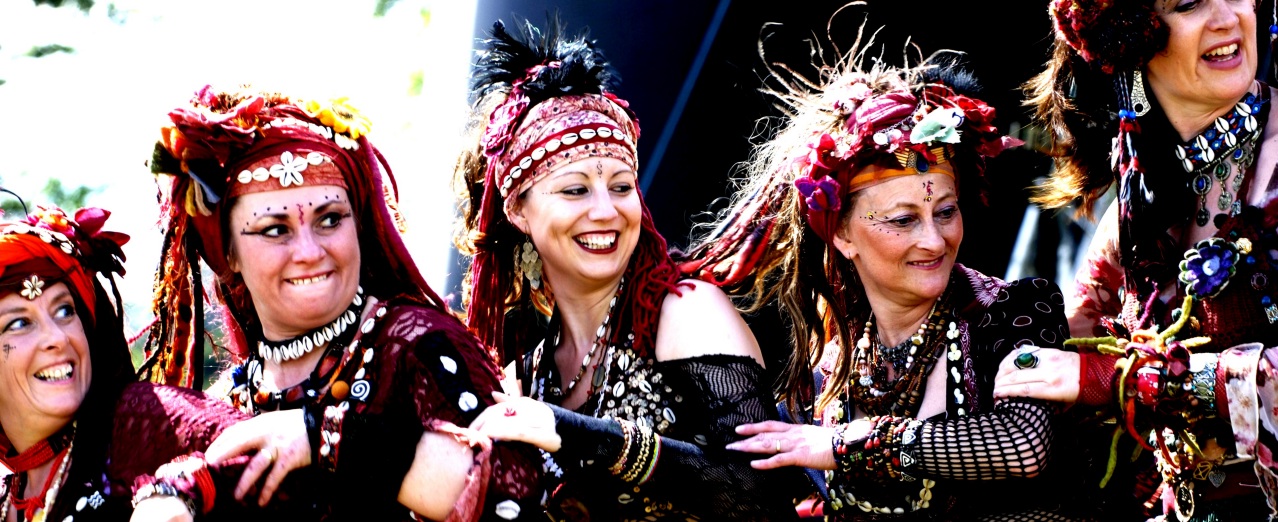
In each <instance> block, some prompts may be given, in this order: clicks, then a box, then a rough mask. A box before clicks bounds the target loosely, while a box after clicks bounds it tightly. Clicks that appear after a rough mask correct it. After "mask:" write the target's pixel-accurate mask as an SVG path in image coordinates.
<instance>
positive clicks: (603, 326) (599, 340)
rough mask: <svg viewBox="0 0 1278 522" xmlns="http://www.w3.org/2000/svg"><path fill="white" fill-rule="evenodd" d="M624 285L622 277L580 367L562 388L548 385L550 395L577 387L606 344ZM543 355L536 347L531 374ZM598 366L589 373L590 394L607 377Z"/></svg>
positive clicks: (564, 394) (563, 394) (556, 343)
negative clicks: (601, 347) (602, 346)
mask: <svg viewBox="0 0 1278 522" xmlns="http://www.w3.org/2000/svg"><path fill="white" fill-rule="evenodd" d="M625 287H626V278H625V277H622V278H621V283H620V284H618V285H617V292H616V293H614V294H613V295H612V300H610V301H608V313H607V314H604V318H603V322H602V323H600V324H599V328H597V329H596V330H595V342H594V343H591V345H590V350H589V351H588V352H586V355H585V357H582V358H581V368H580V369H579V370H577V375H576V376H574V377H573V378H572V380H571V381H568V386H566V387H565V388H563V389H562V390H561V389H560V388H559V386H557V385H553V384H552V385H551V386H550V389H549V390H548V391H549V393H550V395H552V396H554V397H560V398H562V397H567V396H569V395H571V394H572V391H573V390H574V389H576V388H577V384H579V383H580V382H581V380H582V379H583V378H584V377H585V376H586V368H587V367H589V366H590V361H591V360H593V359H594V358H595V353H597V352H598V351H599V347H600V346H601V345H604V344H607V343H606V341H605V340H604V339H605V337H606V336H607V334H608V330H609V328H610V327H611V326H612V314H613V311H614V310H616V308H617V301H618V300H620V299H621V291H622V290H623V289H625ZM562 334H563V331H562V329H561V330H560V332H558V333H556V334H555V340H554V346H556V347H558V346H559V341H560V338H561V337H562ZM544 357H545V351H544V350H542V349H541V347H538V349H537V353H536V355H535V357H534V358H533V368H532V375H537V370H538V368H540V367H541V363H542V359H543V358H544ZM601 362H602V361H601ZM600 366H601V365H600V364H596V365H594V372H593V375H591V379H590V392H591V393H592V394H593V393H594V392H595V391H596V390H598V389H599V388H600V387H602V386H603V383H604V380H605V377H607V374H606V372H601V371H600V370H599V367H600Z"/></svg>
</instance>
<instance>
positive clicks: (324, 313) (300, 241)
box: [228, 185, 360, 340]
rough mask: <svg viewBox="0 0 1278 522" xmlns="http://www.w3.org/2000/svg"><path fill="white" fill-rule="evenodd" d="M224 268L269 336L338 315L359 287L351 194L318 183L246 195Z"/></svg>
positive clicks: (235, 213)
mask: <svg viewBox="0 0 1278 522" xmlns="http://www.w3.org/2000/svg"><path fill="white" fill-rule="evenodd" d="M228 226H229V227H230V237H231V239H230V243H231V254H230V266H231V269H232V270H235V271H236V272H239V273H240V275H241V276H243V277H244V284H245V285H246V286H248V291H249V294H250V295H251V297H252V299H253V306H254V307H255V308H256V309H257V316H258V319H260V320H261V321H262V330H263V333H265V334H266V336H267V337H268V338H269V339H272V340H283V339H287V338H290V337H294V336H297V335H300V334H303V333H305V332H307V331H309V330H312V329H315V328H317V327H320V326H323V325H325V324H327V323H328V322H330V321H332V320H334V319H336V318H337V316H338V315H341V313H342V312H343V311H345V310H346V307H348V306H350V304H351V300H352V299H354V298H355V291H356V288H357V287H358V286H359V269H360V253H359V238H358V236H357V234H356V232H355V218H354V213H353V211H352V207H351V202H350V197H349V196H348V195H347V193H346V190H344V189H342V188H340V187H334V186H328V185H317V186H303V187H295V188H288V189H281V190H272V191H268V192H257V193H253V194H245V195H243V196H240V197H239V198H237V199H236V200H235V203H234V205H233V206H232V207H231V216H230V222H229V225H228Z"/></svg>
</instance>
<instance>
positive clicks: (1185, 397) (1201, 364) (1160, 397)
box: [1119, 353, 1224, 442]
mask: <svg viewBox="0 0 1278 522" xmlns="http://www.w3.org/2000/svg"><path fill="white" fill-rule="evenodd" d="M1187 359H1188V360H1186V361H1182V362H1179V363H1177V364H1168V363H1157V362H1156V363H1155V364H1142V365H1140V366H1138V367H1135V368H1130V369H1129V370H1128V371H1127V372H1126V374H1125V379H1122V381H1123V382H1122V383H1120V385H1121V386H1122V389H1123V390H1124V392H1123V397H1121V399H1122V400H1121V401H1119V404H1120V407H1121V408H1122V414H1123V419H1124V421H1125V422H1126V424H1127V426H1128V430H1129V431H1131V433H1132V434H1133V435H1134V436H1137V434H1139V433H1144V432H1145V431H1144V430H1141V429H1140V428H1138V426H1145V427H1152V428H1154V429H1155V430H1156V431H1160V432H1161V431H1162V430H1163V429H1165V428H1170V429H1173V430H1189V429H1192V427H1193V426H1194V425H1195V424H1196V423H1198V422H1199V421H1201V420H1204V419H1212V418H1216V417H1217V416H1218V411H1217V399H1216V398H1217V397H1218V396H1222V395H1221V394H1222V393H1223V390H1218V389H1217V388H1220V387H1222V386H1221V385H1222V384H1223V382H1224V380H1223V379H1222V378H1220V376H1219V375H1217V371H1218V368H1217V367H1218V364H1217V355H1216V354H1211V353H1202V354H1194V355H1193V357H1189V358H1187ZM1133 430H1134V431H1133ZM1137 440H1142V438H1141V437H1139V436H1137ZM1142 442H1143V440H1142Z"/></svg>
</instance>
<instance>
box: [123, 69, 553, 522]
mask: <svg viewBox="0 0 1278 522" xmlns="http://www.w3.org/2000/svg"><path fill="white" fill-rule="evenodd" d="M169 118H170V120H171V121H172V124H170V125H168V126H166V127H164V128H163V130H162V139H161V141H160V142H159V143H157V144H156V146H155V155H154V159H153V160H152V162H151V169H152V172H153V173H154V174H156V179H157V184H158V185H159V188H160V199H161V201H162V207H161V210H162V216H161V220H160V224H161V229H162V230H163V231H164V233H165V240H164V247H163V248H164V250H163V252H162V257H161V264H160V267H159V270H160V271H159V273H158V274H157V275H156V281H157V284H156V290H157V293H156V301H155V312H156V314H157V316H158V319H157V322H156V324H155V325H154V326H153V328H152V330H151V332H150V338H149V339H148V342H147V349H148V353H149V354H150V358H149V359H148V360H147V362H146V364H145V366H144V367H143V368H142V374H143V376H144V377H145V378H149V379H150V380H152V381H156V382H164V383H170V384H178V385H183V386H193V385H199V384H200V381H199V380H198V379H197V378H196V377H197V376H198V375H199V374H200V366H201V365H202V364H203V360H204V354H203V346H204V338H205V335H206V334H207V333H208V332H206V331H205V330H204V324H205V320H206V319H205V310H206V309H213V308H214V307H213V306H212V305H209V306H206V302H214V303H215V304H216V305H217V307H216V309H217V310H218V311H219V312H221V314H220V315H221V319H222V320H221V321H220V323H221V326H222V334H223V336H222V338H220V339H218V341H219V342H221V343H224V345H225V348H226V349H227V350H228V351H229V352H230V354H231V356H232V359H233V363H234V364H233V366H232V367H231V368H230V369H228V370H226V371H225V372H223V373H222V374H221V378H220V379H219V382H218V383H215V384H214V386H213V387H212V388H211V389H210V393H214V394H221V395H223V396H225V397H226V398H227V399H228V400H229V401H230V402H231V403H232V404H234V405H235V406H236V407H237V408H239V409H240V410H242V411H243V412H245V413H247V414H249V415H252V416H253V418H252V419H249V420H247V421H245V422H243V423H240V424H237V425H236V426H234V427H232V428H229V429H228V430H227V431H225V432H224V433H222V434H221V435H220V436H219V437H218V438H217V440H216V441H214V443H213V445H212V446H210V447H209V449H208V451H207V453H206V454H205V455H204V456H203V457H202V458H200V459H199V460H201V461H203V462H206V463H208V464H212V465H217V464H219V463H221V462H222V461H224V460H225V459H228V458H231V457H234V456H237V455H242V454H247V455H250V456H251V460H250V461H249V463H248V464H247V465H246V467H245V470H244V473H243V475H242V477H241V478H240V481H239V483H238V484H237V485H236V487H235V488H234V491H233V493H234V497H235V498H236V499H242V500H243V499H247V500H248V501H251V502H253V503H259V504H262V505H267V504H268V503H269V502H270V501H271V499H272V497H273V496H275V492H276V491H277V489H278V488H279V487H280V484H281V481H283V479H284V477H285V476H286V475H288V476H290V477H291V476H292V475H294V474H298V475H302V476H303V477H305V478H306V481H305V482H301V483H303V484H306V487H302V488H300V491H298V490H297V489H293V490H286V491H291V494H290V495H287V496H288V497H291V499H294V500H296V499H299V498H300V499H302V500H303V502H305V503H308V504H307V505H310V506H313V507H314V509H313V510H312V511H310V512H307V513H305V514H304V515H293V516H294V517H298V516H301V517H302V518H308V519H317V520H365V519H372V520H410V519H415V518H419V517H420V518H428V519H434V520H443V519H446V518H447V519H449V520H474V519H477V518H479V517H480V516H481V515H482V516H487V517H492V518H495V519H503V520H509V519H516V518H519V517H521V516H528V515H529V514H532V513H535V510H534V509H531V508H532V507H535V506H536V502H537V500H538V499H539V497H540V495H539V492H538V491H536V490H535V485H536V482H537V479H538V477H539V475H540V465H539V459H538V458H537V453H536V450H535V449H534V448H532V447H531V446H527V445H522V444H499V445H493V444H491V441H488V440H487V439H485V438H483V437H482V436H478V435H477V434H474V433H473V432H468V431H466V430H465V429H464V426H466V425H468V424H469V423H470V422H471V421H473V420H474V419H475V418H476V417H477V416H478V415H479V413H480V412H481V411H483V409H484V408H485V407H487V406H488V405H489V404H491V403H492V402H493V400H494V399H493V396H492V392H493V391H494V390H497V389H499V386H500V383H499V380H498V376H497V375H498V371H499V368H497V367H496V366H495V365H494V364H493V363H492V362H491V361H490V360H489V359H488V357H487V354H486V352H484V350H483V349H482V348H481V347H480V345H479V344H478V342H477V341H476V339H475V337H474V335H472V334H470V333H469V332H468V331H467V330H466V327H465V325H463V324H462V323H461V322H460V321H459V320H458V319H457V318H456V317H455V316H453V315H452V314H450V313H449V311H448V310H447V308H446V305H445V303H444V301H443V300H442V299H440V297H439V296H438V295H437V294H436V293H435V292H434V291H433V290H431V288H430V287H429V286H428V285H427V284H426V282H425V280H424V279H423V278H422V276H421V274H420V273H419V272H418V270H417V267H416V266H415V265H414V264H413V261H412V258H411V256H410V255H409V253H408V251H407V249H406V248H405V246H404V243H403V240H402V239H401V236H400V230H399V225H401V224H402V220H401V217H400V216H399V214H398V211H397V198H398V194H397V192H396V188H395V185H394V177H393V176H392V174H391V171H390V168H389V166H388V165H387V163H386V161H385V159H384V158H383V157H382V156H381V154H380V153H379V152H378V150H377V149H376V148H375V147H374V146H373V145H372V142H370V141H369V139H368V133H369V121H368V120H367V119H366V118H365V117H364V116H362V115H361V114H360V113H359V112H358V111H356V110H354V109H353V108H352V107H351V106H350V105H348V104H347V103H346V102H345V100H344V99H337V100H332V101H325V102H320V101H315V100H303V99H297V98H290V97H288V96H285V95H283V94H279V93H271V92H262V91H256V90H252V89H250V88H240V89H237V90H231V91H218V90H215V89H213V88H211V87H205V88H204V89H201V90H200V91H199V92H197V93H196V95H195V97H194V98H193V99H192V100H191V102H190V103H189V104H188V105H184V106H182V107H178V108H176V109H174V110H173V111H171V112H170V113H169ZM203 266H207V267H208V269H210V270H211V273H212V274H213V275H214V278H213V280H212V281H208V283H209V284H208V286H211V287H212V289H206V287H205V286H206V285H205V281H206V280H205V278H204V276H203V275H202V274H203V273H204V271H203ZM214 297H216V300H215V301H214V299H212V298H214ZM206 299H208V301H206ZM468 444H469V445H470V446H473V448H472V447H468ZM293 470H298V471H297V472H296V473H293ZM294 483H297V482H294ZM194 486H198V484H195V485H194ZM191 487H193V485H192V484H187V483H182V484H176V485H174V484H169V485H168V489H167V490H166V491H170V492H172V491H174V489H176V493H174V494H173V495H168V496H170V497H171V496H175V495H176V496H179V497H183V496H188V497H189V494H191V493H192V491H191ZM195 493H197V494H200V495H203V494H202V493H201V492H200V491H198V488H197V491H195ZM204 496H207V495H204ZM286 500H287V499H286ZM144 502H151V500H150V499H147V500H145V501H144ZM212 507H216V506H212ZM526 508H528V509H526ZM139 510H141V508H139ZM193 514H198V512H197V513H193Z"/></svg>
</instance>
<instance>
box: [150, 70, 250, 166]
mask: <svg viewBox="0 0 1278 522" xmlns="http://www.w3.org/2000/svg"><path fill="white" fill-rule="evenodd" d="M206 88H207V87H206ZM197 99H200V100H201V101H203V99H201V98H199V97H198V96H197ZM265 105H266V100H265V99H264V98H262V97H261V96H251V97H248V98H246V99H244V100H242V101H240V102H239V103H238V104H236V105H235V106H233V107H231V108H230V109H229V110H228V111H226V112H217V111H215V110H214V109H215V108H216V106H207V107H208V108H207V109H205V108H188V107H179V108H177V109H174V110H173V111H171V112H169V119H170V120H172V121H173V126H172V127H166V128H165V129H163V130H162V133H161V138H162V140H163V142H164V146H165V148H167V149H168V150H169V153H170V154H172V155H173V157H174V158H177V159H178V160H180V161H182V162H183V164H184V168H187V167H186V165H185V164H186V163H187V162H188V161H190V160H194V159H213V160H214V161H216V162H217V164H218V166H219V167H225V166H226V162H227V161H228V160H229V158H230V157H231V154H232V153H233V152H234V151H235V150H238V149H241V148H244V147H247V146H249V145H250V144H252V143H253V137H254V133H255V132H256V131H257V119H258V116H259V114H260V113H261V111H262V108H263V107H264V106H265Z"/></svg>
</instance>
